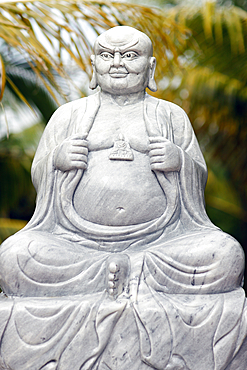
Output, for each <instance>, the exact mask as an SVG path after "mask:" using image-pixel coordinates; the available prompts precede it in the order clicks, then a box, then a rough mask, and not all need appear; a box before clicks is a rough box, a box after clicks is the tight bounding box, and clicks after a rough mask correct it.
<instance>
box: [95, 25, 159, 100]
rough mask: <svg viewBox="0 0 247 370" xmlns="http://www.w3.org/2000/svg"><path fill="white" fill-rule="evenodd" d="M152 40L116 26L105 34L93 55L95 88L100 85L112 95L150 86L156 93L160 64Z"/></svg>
mask: <svg viewBox="0 0 247 370" xmlns="http://www.w3.org/2000/svg"><path fill="white" fill-rule="evenodd" d="M152 55H153V47H152V42H151V40H150V38H149V37H148V36H147V35H145V34H144V33H143V32H140V31H138V30H136V29H135V28H132V27H126V26H120V27H114V28H111V29H110V30H108V31H106V32H104V33H102V34H101V35H100V36H99V37H98V38H97V40H96V41H95V45H94V55H92V56H91V61H92V65H93V71H94V73H93V77H92V80H91V82H90V87H91V88H92V89H94V88H96V87H97V86H98V85H99V86H100V87H101V90H102V91H106V92H108V93H112V94H118V95H123V94H132V93H139V92H141V91H144V90H145V88H146V87H148V88H149V89H150V90H152V91H156V85H155V82H154V70H155V65H156V61H155V58H154V57H153V56H152Z"/></svg>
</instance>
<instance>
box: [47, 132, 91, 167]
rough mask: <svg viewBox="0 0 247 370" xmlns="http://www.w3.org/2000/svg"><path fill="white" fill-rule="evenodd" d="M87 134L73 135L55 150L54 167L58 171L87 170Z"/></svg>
mask: <svg viewBox="0 0 247 370" xmlns="http://www.w3.org/2000/svg"><path fill="white" fill-rule="evenodd" d="M86 137H87V134H84V135H73V136H70V137H68V138H67V139H66V140H64V141H63V142H62V143H61V144H60V145H59V146H58V148H57V150H56V152H55V156H54V165H55V168H57V169H58V170H60V171H70V170H74V169H83V170H85V169H86V168H87V155H88V148H87V146H88V142H87V140H86Z"/></svg>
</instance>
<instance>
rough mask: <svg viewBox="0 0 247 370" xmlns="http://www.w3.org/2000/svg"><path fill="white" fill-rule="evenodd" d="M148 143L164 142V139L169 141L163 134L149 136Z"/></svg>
mask: <svg viewBox="0 0 247 370" xmlns="http://www.w3.org/2000/svg"><path fill="white" fill-rule="evenodd" d="M149 141H150V143H164V142H166V141H169V140H168V139H166V138H165V137H163V136H149Z"/></svg>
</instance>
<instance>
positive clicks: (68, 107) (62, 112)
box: [52, 98, 88, 118]
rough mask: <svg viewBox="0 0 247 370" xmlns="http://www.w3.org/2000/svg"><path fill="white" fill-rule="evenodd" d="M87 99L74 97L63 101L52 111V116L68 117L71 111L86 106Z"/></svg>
mask: <svg viewBox="0 0 247 370" xmlns="http://www.w3.org/2000/svg"><path fill="white" fill-rule="evenodd" d="M87 99H88V98H80V99H76V100H73V101H71V102H69V103H65V104H63V105H61V106H60V107H59V108H57V110H56V111H55V112H54V113H53V115H52V118H54V117H58V116H62V117H63V116H64V117H68V116H70V115H71V114H72V112H73V111H75V110H78V109H83V108H84V107H85V106H86V102H87Z"/></svg>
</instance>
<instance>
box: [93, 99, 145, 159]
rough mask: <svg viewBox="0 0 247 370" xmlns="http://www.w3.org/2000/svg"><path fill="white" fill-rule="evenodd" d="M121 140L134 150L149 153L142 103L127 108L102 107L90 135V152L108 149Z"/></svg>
mask: <svg viewBox="0 0 247 370" xmlns="http://www.w3.org/2000/svg"><path fill="white" fill-rule="evenodd" d="M119 138H122V139H124V140H125V141H127V142H128V143H129V144H130V146H131V148H133V149H134V150H137V151H139V152H142V153H145V152H147V147H148V144H149V140H148V135H147V131H146V126H145V121H144V118H143V105H142V104H141V103H140V104H136V105H133V106H132V105H131V106H126V107H115V106H102V107H100V109H99V112H98V114H97V116H96V118H95V121H94V123H93V126H92V128H91V130H90V132H89V135H88V146H89V151H95V150H101V149H108V148H110V147H112V146H113V145H114V142H116V141H117V140H119Z"/></svg>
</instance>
